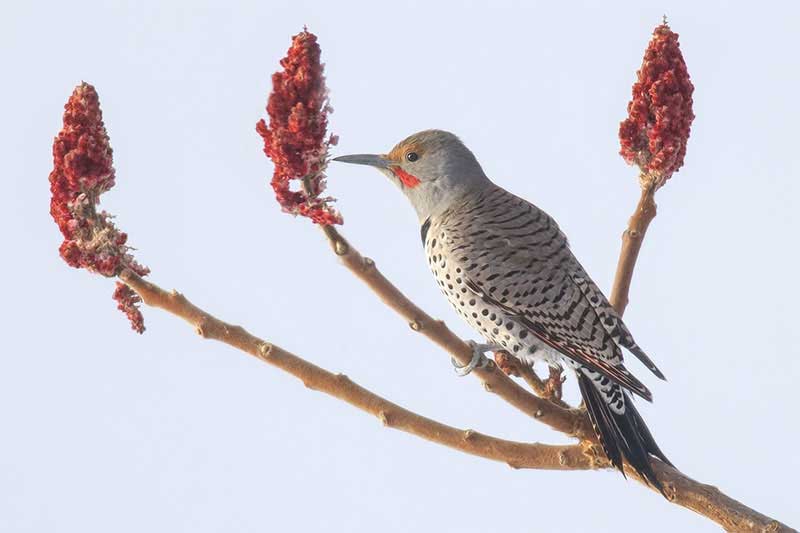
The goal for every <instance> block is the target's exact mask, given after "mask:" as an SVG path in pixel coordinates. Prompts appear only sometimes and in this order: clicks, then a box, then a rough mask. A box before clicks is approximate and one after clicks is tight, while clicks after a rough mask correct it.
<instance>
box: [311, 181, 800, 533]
mask: <svg viewBox="0 0 800 533" xmlns="http://www.w3.org/2000/svg"><path fill="white" fill-rule="evenodd" d="M654 194H655V187H653V188H652V189H649V188H643V190H642V197H641V199H640V201H639V205H638V206H637V208H636V212H635V213H634V215H633V216H632V217H631V221H630V223H629V227H628V230H626V232H625V234H624V235H623V245H622V250H621V252H620V259H619V267H618V269H617V279H616V280H615V282H614V286H615V288H617V290H616V293H615V294H617V296H616V298H617V300H616V301H617V304H614V303H613V301H612V305H614V307H615V308H616V309H618V311H619V312H620V314H622V313H624V310H625V309H624V308H625V305H621V306H620V305H619V302H621V301H623V300H624V301H625V302H626V303H627V294H628V289H629V287H630V282H631V279H632V277H633V270H634V267H635V266H636V259H637V258H638V255H639V250H640V249H641V245H642V240H643V238H644V234H645V231H646V230H647V226H648V225H649V223H650V221H651V220H652V219H653V218H654V217H655V201H654V199H653V198H654ZM322 229H323V231H324V233H325V236H326V237H327V238H328V241H329V243H330V245H331V248H332V249H333V251H334V252H335V253H336V255H337V256H339V257H340V258H341V260H342V262H343V263H344V265H345V266H346V267H347V268H348V269H349V270H350V271H351V272H353V274H355V275H356V277H358V278H359V279H360V280H362V281H363V282H364V283H366V284H367V286H368V287H369V288H370V289H372V290H373V291H374V292H375V293H376V294H377V295H378V296H379V297H380V299H381V300H382V301H383V302H384V303H385V304H386V305H387V306H389V307H390V308H392V309H394V310H395V311H396V312H397V313H398V314H400V315H401V316H402V317H403V318H404V319H406V320H407V321H408V322H409V325H410V326H411V329H413V330H414V331H418V332H420V333H422V334H423V335H425V336H426V337H428V338H429V339H430V340H432V341H433V342H435V343H436V344H438V345H439V346H440V347H442V348H443V349H445V350H446V351H447V352H449V353H450V354H451V355H452V356H453V357H454V358H456V360H457V361H459V362H460V363H461V364H466V363H467V362H468V361H469V360H470V359H471V357H472V351H471V349H470V348H469V346H468V345H467V344H466V343H465V342H464V341H462V340H461V339H460V338H458V337H457V336H456V335H455V334H454V333H453V332H452V331H451V330H450V329H449V328H448V327H447V326H446V325H445V324H444V322H442V321H436V320H433V319H432V318H431V317H430V316H428V315H427V314H426V313H425V312H424V311H422V310H421V309H420V308H419V307H417V306H416V305H415V304H414V303H413V302H412V301H410V300H409V299H408V298H407V297H406V296H405V295H404V294H403V293H401V292H400V290H399V289H397V287H395V286H394V285H393V284H392V283H391V282H390V281H389V280H388V279H386V278H385V277H384V276H383V274H381V272H380V271H379V270H378V269H377V267H376V266H375V262H374V261H372V260H371V259H369V258H366V257H363V256H362V255H361V254H360V253H359V252H358V251H357V250H356V249H355V248H353V247H352V246H351V245H350V243H348V242H347V240H346V239H345V238H344V237H343V236H342V235H341V234H340V233H339V232H338V231H337V230H336V229H335V228H334V227H332V226H323V227H322ZM620 298H621V299H620ZM473 374H476V375H477V376H478V378H479V379H480V380H481V381H482V382H483V384H484V387H485V388H486V389H487V390H488V391H491V392H495V393H497V394H498V396H500V397H501V398H503V399H504V400H506V401H507V402H508V403H510V404H511V405H513V406H515V407H517V408H518V409H519V410H521V411H523V412H524V413H527V414H529V415H531V416H533V417H534V418H536V419H537V420H541V421H542V422H544V423H546V424H547V425H549V426H550V427H552V428H553V429H556V430H558V431H561V432H562V433H566V434H567V435H571V436H573V437H577V438H580V439H581V440H582V441H583V443H582V444H581V446H582V448H583V449H584V450H585V451H586V452H587V453H588V454H589V455H591V456H593V457H602V458H603V460H604V461H607V459H606V458H605V457H604V456H603V452H602V449H601V448H600V446H599V445H598V444H597V440H596V438H595V435H594V432H593V431H592V429H591V425H590V424H589V421H588V418H587V417H586V413H585V411H583V410H580V409H564V408H562V407H560V406H558V405H556V404H555V403H552V402H551V401H549V400H546V399H543V398H539V397H537V396H534V395H533V394H531V393H529V392H528V391H526V390H525V389H523V388H522V387H520V386H519V385H518V384H517V383H516V382H515V381H513V380H512V379H510V378H509V377H508V376H506V375H505V373H503V372H502V371H500V370H499V369H498V367H497V365H496V364H494V362H492V363H491V365H490V366H489V367H488V368H486V369H476V370H475V371H473ZM534 377H535V378H536V380H538V381H539V382H541V380H540V379H539V378H538V376H535V374H534ZM528 378H530V379H532V378H531V377H530V376H528ZM533 385H536V389H537V390H538V388H540V387H539V386H538V385H540V383H536V382H535V380H534V382H533ZM573 424H574V425H573ZM570 428H573V429H570ZM508 462H509V463H510V464H511V463H512V462H511V461H508ZM650 462H651V464H652V466H653V469H654V470H655V471H656V473H657V475H658V478H659V480H660V481H661V482H662V484H663V485H664V487H665V489H666V492H667V499H668V500H669V501H671V502H673V503H675V504H677V505H680V506H682V507H685V508H687V509H691V510H692V511H695V512H697V513H699V514H701V515H703V516H705V517H707V518H709V519H711V520H713V521H714V522H716V523H718V524H720V525H721V526H722V527H723V528H725V529H726V530H728V531H741V532H763V531H769V532H772V531H775V532H791V531H795V530H794V529H792V528H790V527H788V526H787V525H785V524H783V523H781V522H778V521H777V520H774V519H772V518H769V517H767V516H765V515H763V514H761V513H759V512H757V511H755V510H754V509H751V508H749V507H747V506H746V505H744V504H742V503H740V502H738V501H736V500H734V499H733V498H730V497H729V496H727V495H725V494H723V493H722V492H721V491H719V489H716V488H715V487H711V486H709V485H704V484H702V483H699V482H697V481H695V480H693V479H691V478H690V477H688V476H686V475H685V474H683V473H682V472H680V471H679V470H677V469H675V468H673V467H670V466H669V465H667V464H664V463H662V462H661V461H659V460H657V459H653V458H651V460H650ZM607 464H608V463H607V462H606V463H604V464H603V467H606V466H607ZM625 472H626V474H627V475H628V476H629V477H631V478H633V479H636V480H637V481H639V482H640V483H642V484H643V485H645V486H647V487H648V488H650V489H651V490H653V491H655V492H658V491H657V489H655V488H654V487H652V486H651V485H649V484H647V482H646V481H645V480H644V479H643V478H641V477H640V476H639V475H638V473H637V472H636V471H634V470H633V469H631V468H629V467H628V466H627V465H626V468H625Z"/></svg>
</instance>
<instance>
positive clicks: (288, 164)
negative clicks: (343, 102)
mask: <svg viewBox="0 0 800 533" xmlns="http://www.w3.org/2000/svg"><path fill="white" fill-rule="evenodd" d="M281 66H282V67H283V70H281V71H278V72H276V73H275V74H273V76H272V85H273V87H272V93H270V95H269V100H268V102H267V114H268V115H269V125H267V123H266V121H264V120H263V119H262V120H260V121H259V122H258V124H256V131H257V132H258V133H259V134H260V135H261V137H262V138H263V139H264V153H265V154H267V157H269V158H270V159H271V160H272V162H273V163H274V164H275V171H274V173H273V176H272V182H271V184H272V188H273V189H274V190H275V197H276V199H277V200H278V203H279V204H280V205H281V208H282V209H283V210H284V211H285V212H287V213H292V214H295V215H302V216H306V217H309V218H311V219H312V220H313V221H314V222H316V223H317V224H323V225H328V224H341V223H342V218H341V215H340V214H339V213H338V212H337V211H336V210H335V209H333V207H331V206H330V205H329V202H332V201H333V198H329V197H321V196H320V195H321V194H322V192H323V191H324V190H325V174H324V170H325V167H326V166H327V161H328V149H329V147H330V146H333V145H335V144H336V143H337V141H338V138H337V137H336V136H335V135H331V136H330V137H328V138H326V135H327V133H326V130H327V126H328V113H330V112H331V111H333V110H332V109H331V107H330V106H329V105H328V91H327V89H326V87H325V76H324V73H323V66H322V63H320V47H319V45H318V44H317V37H316V36H315V35H314V34H313V33H309V32H308V31H306V30H303V31H302V32H301V33H298V34H297V35H295V36H294V37H293V38H292V45H291V46H290V47H289V51H288V52H287V54H286V57H284V58H283V59H282V60H281ZM304 177H308V180H307V181H308V185H309V187H310V190H309V191H308V193H306V192H305V191H303V190H292V189H291V188H290V184H291V181H292V180H302V179H303V178H304Z"/></svg>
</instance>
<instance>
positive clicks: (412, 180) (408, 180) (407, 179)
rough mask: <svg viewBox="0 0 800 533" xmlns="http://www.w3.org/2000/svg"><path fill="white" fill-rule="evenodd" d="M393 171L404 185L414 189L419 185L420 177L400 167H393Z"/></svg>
mask: <svg viewBox="0 0 800 533" xmlns="http://www.w3.org/2000/svg"><path fill="white" fill-rule="evenodd" d="M392 172H394V175H395V176H397V177H398V178H399V179H400V181H401V182H403V185H405V186H406V187H408V188H410V189H413V188H414V187H416V186H417V185H419V178H417V177H416V176H412V175H411V174H409V173H408V172H406V171H405V170H403V169H402V168H400V167H392Z"/></svg>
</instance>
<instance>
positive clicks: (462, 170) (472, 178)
mask: <svg viewBox="0 0 800 533" xmlns="http://www.w3.org/2000/svg"><path fill="white" fill-rule="evenodd" d="M333 160H334V161H340V162H342V163H354V164H357V165H369V166H372V167H375V168H377V169H378V170H380V171H381V172H382V173H383V174H385V175H386V176H388V177H389V179H390V180H392V181H393V182H394V183H395V184H396V185H397V186H398V187H400V190H402V191H403V193H404V194H405V195H406V196H407V197H408V199H409V200H410V201H411V204H412V205H413V206H414V208H415V209H416V211H417V215H418V216H419V219H420V220H421V221H422V220H425V219H426V218H428V217H430V216H431V215H436V214H438V213H440V212H442V211H444V210H445V209H447V208H448V207H449V206H450V205H451V203H452V202H454V201H457V200H458V199H459V198H461V197H463V195H465V194H468V193H470V192H475V191H477V190H480V189H481V188H483V187H486V186H487V184H489V180H488V178H487V177H486V175H485V174H484V173H483V169H482V168H481V166H480V164H479V163H478V160H477V159H475V156H474V155H473V154H472V152H470V150H469V148H467V147H466V146H464V143H462V142H461V140H460V139H459V138H458V137H456V136H455V135H453V134H452V133H450V132H447V131H442V130H425V131H421V132H419V133H415V134H414V135H411V136H410V137H407V138H406V139H404V140H402V141H400V142H399V143H398V144H397V145H396V146H395V147H394V148H392V149H391V150H390V151H389V152H388V153H386V154H355V155H344V156H341V157H336V158H334V159H333Z"/></svg>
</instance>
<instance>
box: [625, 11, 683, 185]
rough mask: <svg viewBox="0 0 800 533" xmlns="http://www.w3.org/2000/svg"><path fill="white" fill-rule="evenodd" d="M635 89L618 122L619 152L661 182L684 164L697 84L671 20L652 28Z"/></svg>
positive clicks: (661, 183)
mask: <svg viewBox="0 0 800 533" xmlns="http://www.w3.org/2000/svg"><path fill="white" fill-rule="evenodd" d="M632 92H633V98H632V99H631V101H630V103H629V104H628V118H626V119H625V120H623V121H622V122H621V123H620V127H619V139H620V145H621V149H620V155H622V157H623V158H624V159H625V161H627V162H628V164H635V165H638V166H639V168H640V169H641V171H642V174H643V176H650V177H651V179H655V180H656V183H657V184H658V185H663V183H664V182H665V181H666V180H667V179H669V178H670V176H672V174H673V172H676V171H677V170H678V169H679V168H680V167H681V166H683V159H684V156H685V155H686V143H687V141H688V140H689V133H690V130H691V125H692V121H693V120H694V113H693V112H692V93H693V92H694V86H693V85H692V82H691V80H690V79H689V73H688V71H687V70H686V63H685V62H684V60H683V55H682V54H681V50H680V45H679V44H678V34H677V33H674V32H673V31H672V30H671V29H670V28H669V26H667V24H662V25H660V26H658V27H657V28H656V29H655V31H654V32H653V38H652V39H651V40H650V43H649V45H648V46H647V50H646V51H645V54H644V60H643V61H642V67H641V69H639V72H637V79H636V83H634V85H633V91H632Z"/></svg>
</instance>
